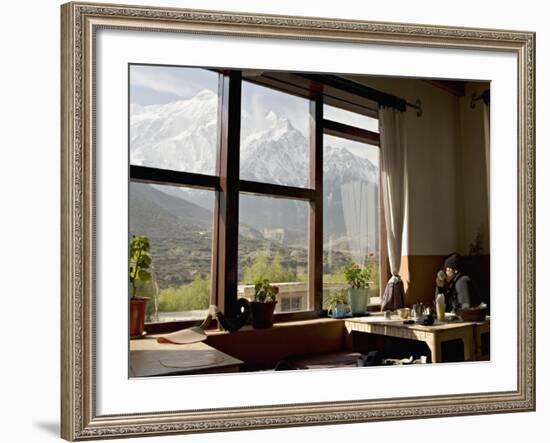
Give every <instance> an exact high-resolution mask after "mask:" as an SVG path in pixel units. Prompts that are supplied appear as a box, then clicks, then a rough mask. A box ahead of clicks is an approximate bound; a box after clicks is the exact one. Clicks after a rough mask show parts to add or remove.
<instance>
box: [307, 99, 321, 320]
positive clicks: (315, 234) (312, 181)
mask: <svg viewBox="0 0 550 443" xmlns="http://www.w3.org/2000/svg"><path fill="white" fill-rule="evenodd" d="M309 109H310V113H309V122H310V125H309V129H310V130H309V158H310V166H309V186H310V188H312V189H314V190H315V193H314V199H313V200H312V201H311V202H310V205H309V214H308V220H309V244H308V257H309V260H308V267H309V288H308V290H309V309H312V310H315V311H320V310H321V309H322V303H323V98H322V95H319V96H318V97H316V98H315V99H312V100H311V101H310V108H309Z"/></svg>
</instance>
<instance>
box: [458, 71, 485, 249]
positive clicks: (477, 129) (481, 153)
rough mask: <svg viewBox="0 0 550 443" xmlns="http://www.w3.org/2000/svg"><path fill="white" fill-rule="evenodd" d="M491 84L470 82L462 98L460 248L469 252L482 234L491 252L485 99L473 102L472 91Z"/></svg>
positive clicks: (483, 241)
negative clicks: (462, 208) (471, 104)
mask: <svg viewBox="0 0 550 443" xmlns="http://www.w3.org/2000/svg"><path fill="white" fill-rule="evenodd" d="M488 87H489V84H488V83H487V82H471V83H468V84H467V85H466V94H465V96H464V97H460V99H459V107H460V137H461V139H460V145H459V146H460V154H461V155H460V158H461V160H462V182H463V186H462V188H461V189H462V202H461V204H462V205H463V207H464V211H463V218H462V220H461V225H462V233H463V236H462V238H460V239H459V243H458V245H457V249H458V250H459V251H460V252H461V253H463V254H468V252H469V249H470V244H471V243H473V242H474V241H475V239H476V236H477V235H478V233H479V234H481V240H482V244H483V253H484V254H488V253H489V240H490V238H489V209H488V208H489V193H488V190H487V186H488V184H487V180H486V170H487V169H486V159H485V139H484V121H483V107H484V104H483V101H482V100H478V101H476V102H475V105H474V107H473V108H472V107H471V106H470V103H471V98H472V94H474V95H475V96H478V95H479V94H480V93H482V92H483V91H484V90H485V89H487V88H488Z"/></svg>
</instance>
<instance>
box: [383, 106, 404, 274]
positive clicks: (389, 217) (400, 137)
mask: <svg viewBox="0 0 550 443" xmlns="http://www.w3.org/2000/svg"><path fill="white" fill-rule="evenodd" d="M379 117H380V145H381V149H380V154H381V155H380V165H381V170H380V173H381V180H382V192H383V195H384V212H385V219H386V230H387V233H388V238H387V241H388V258H389V262H390V269H391V273H392V278H391V279H390V282H393V281H396V280H398V279H399V268H400V266H401V245H402V236H403V222H404V218H405V198H406V173H407V169H406V164H405V160H406V142H405V113H404V112H400V111H399V110H397V109H394V108H390V107H386V106H381V107H380V112H379Z"/></svg>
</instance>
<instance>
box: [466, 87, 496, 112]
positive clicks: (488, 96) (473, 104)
mask: <svg viewBox="0 0 550 443" xmlns="http://www.w3.org/2000/svg"><path fill="white" fill-rule="evenodd" d="M479 100H483V103H485V104H486V105H487V106H489V103H491V91H490V90H489V89H486V90H485V91H483V92H482V93H481V94H479V95H477V94H476V93H475V92H473V93H472V98H471V100H470V108H472V109H474V108H475V107H476V102H477V101H479Z"/></svg>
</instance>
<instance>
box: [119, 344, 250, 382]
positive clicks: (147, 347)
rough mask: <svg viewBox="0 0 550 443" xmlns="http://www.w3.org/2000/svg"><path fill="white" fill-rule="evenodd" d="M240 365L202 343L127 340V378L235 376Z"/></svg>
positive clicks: (233, 359)
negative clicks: (190, 375) (230, 373)
mask: <svg viewBox="0 0 550 443" xmlns="http://www.w3.org/2000/svg"><path fill="white" fill-rule="evenodd" d="M242 364H243V361H241V360H239V359H237V358H234V357H232V356H230V355H228V354H225V353H224V352H221V351H218V350H217V349H215V348H213V347H212V346H208V345H207V344H206V343H204V342H196V343H190V344H185V345H177V344H166V343H158V342H157V340H156V337H154V336H152V337H147V338H142V339H137V340H130V376H132V377H151V376H158V375H182V374H197V373H201V374H206V373H219V372H238V371H239V369H240V367H241V365H242Z"/></svg>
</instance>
